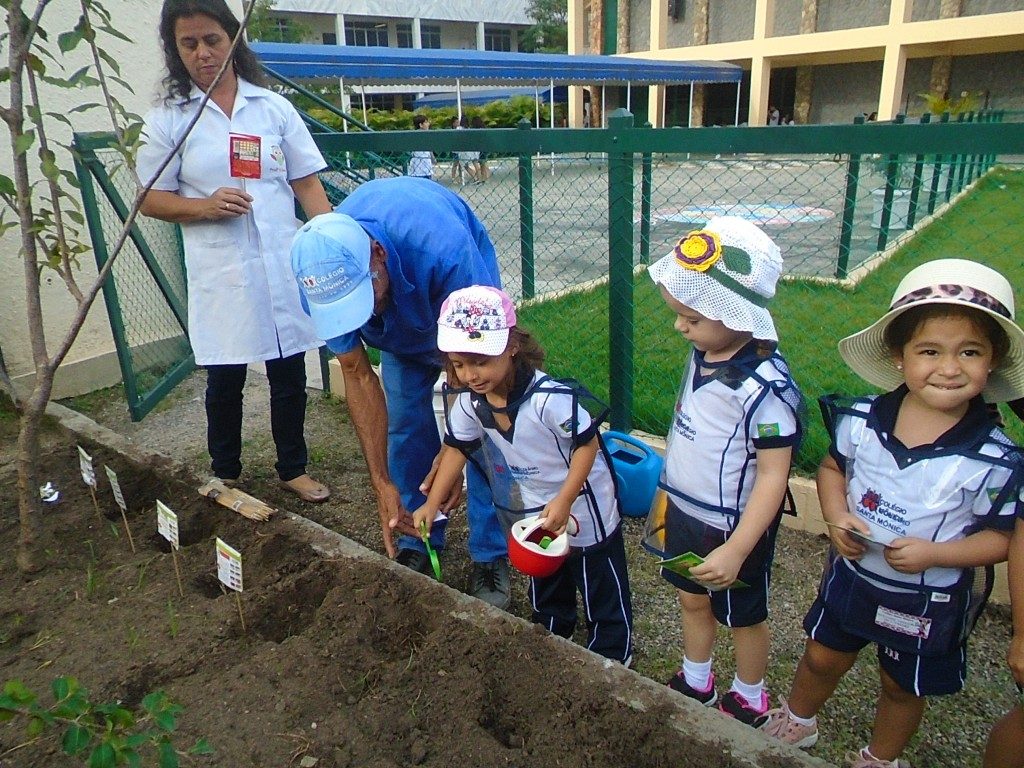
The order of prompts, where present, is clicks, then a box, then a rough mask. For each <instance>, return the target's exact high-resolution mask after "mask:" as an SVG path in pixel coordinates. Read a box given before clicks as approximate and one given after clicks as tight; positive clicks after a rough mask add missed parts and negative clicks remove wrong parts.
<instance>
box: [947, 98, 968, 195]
mask: <svg viewBox="0 0 1024 768" xmlns="http://www.w3.org/2000/svg"><path fill="white" fill-rule="evenodd" d="M942 117H943V120H942V122H944V123H945V122H947V120H948V119H949V113H946V114H944V115H943V116H942ZM960 117H961V119H962V118H963V115H960ZM957 122H960V121H959V120H958V121H957ZM946 166H947V167H946V193H945V197H946V202H947V203H948V202H949V201H950V200H952V199H953V176H954V174H955V173H956V153H952V154H950V156H949V161H948V162H947V163H946Z"/></svg>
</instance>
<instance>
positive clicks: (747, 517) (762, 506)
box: [690, 446, 793, 587]
mask: <svg viewBox="0 0 1024 768" xmlns="http://www.w3.org/2000/svg"><path fill="white" fill-rule="evenodd" d="M792 458H793V449H792V448H791V447H790V446H786V447H784V448H763V449H759V450H758V451H757V477H756V478H755V479H754V487H753V488H752V489H751V490H750V499H749V500H748V501H747V506H746V507H745V508H744V510H743V514H741V515H740V519H739V522H738V523H737V524H736V529H735V530H734V531H733V532H732V535H731V536H729V539H728V540H727V541H726V542H725V543H724V544H722V545H721V546H720V547H717V548H716V549H714V550H712V551H711V552H710V554H708V556H707V557H706V558H705V559H704V562H703V563H701V564H700V565H697V566H694V567H693V568H691V569H690V575H692V576H693V577H694V578H695V579H697V580H698V581H702V582H704V583H706V584H709V585H711V586H716V587H727V586H729V585H730V584H732V583H733V582H734V581H736V574H738V573H739V570H740V566H741V565H743V561H744V560H746V559H747V555H749V554H750V552H751V550H753V549H754V547H755V546H756V545H757V542H758V540H759V539H760V538H761V537H762V536H763V535H764V532H765V531H766V530H768V527H769V526H770V525H771V524H772V522H773V521H774V520H775V517H776V516H777V515H778V514H779V508H780V507H781V506H782V500H783V498H784V497H785V495H786V484H787V483H788V482H789V467H790V462H791V461H792Z"/></svg>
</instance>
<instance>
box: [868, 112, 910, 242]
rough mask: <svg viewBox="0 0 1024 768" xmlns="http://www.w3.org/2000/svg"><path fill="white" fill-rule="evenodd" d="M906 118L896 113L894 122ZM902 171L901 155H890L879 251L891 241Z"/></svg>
mask: <svg viewBox="0 0 1024 768" xmlns="http://www.w3.org/2000/svg"><path fill="white" fill-rule="evenodd" d="M905 119H906V116H905V115H896V119H895V120H894V121H893V122H894V123H897V124H901V123H903V121H904V120H905ZM899 171H900V156H899V155H889V159H888V161H887V162H886V164H885V197H884V198H883V200H882V219H881V221H880V222H879V223H878V244H877V246H876V248H875V250H877V251H884V250H885V246H886V244H887V243H888V242H889V224H890V223H891V221H892V200H893V193H894V191H895V189H896V178H897V175H898V174H899Z"/></svg>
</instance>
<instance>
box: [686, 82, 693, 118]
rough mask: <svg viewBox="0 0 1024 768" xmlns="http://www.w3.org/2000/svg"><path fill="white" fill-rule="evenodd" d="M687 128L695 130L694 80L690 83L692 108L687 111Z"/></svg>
mask: <svg viewBox="0 0 1024 768" xmlns="http://www.w3.org/2000/svg"><path fill="white" fill-rule="evenodd" d="M686 127H687V128H693V80H691V81H690V108H689V109H687V110H686Z"/></svg>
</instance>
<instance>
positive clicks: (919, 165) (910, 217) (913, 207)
mask: <svg viewBox="0 0 1024 768" xmlns="http://www.w3.org/2000/svg"><path fill="white" fill-rule="evenodd" d="M931 119H932V116H931V115H930V114H928V113H927V112H925V113H924V114H923V115H921V123H922V124H927V123H929V122H931ZM923 176H924V155H918V156H917V159H916V160H915V161H914V180H913V181H912V182H911V184H910V206H909V208H908V210H907V229H913V228H914V222H915V221H917V201H918V199H919V198H920V197H921V179H922V177H923Z"/></svg>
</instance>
